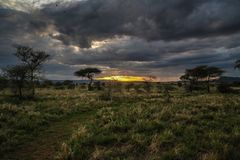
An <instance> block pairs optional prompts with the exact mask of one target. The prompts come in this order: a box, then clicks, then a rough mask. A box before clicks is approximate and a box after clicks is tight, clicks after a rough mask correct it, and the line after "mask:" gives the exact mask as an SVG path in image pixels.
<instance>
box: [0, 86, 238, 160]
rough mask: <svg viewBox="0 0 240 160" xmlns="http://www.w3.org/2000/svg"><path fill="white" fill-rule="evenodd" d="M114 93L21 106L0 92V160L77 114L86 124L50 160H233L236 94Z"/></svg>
mask: <svg viewBox="0 0 240 160" xmlns="http://www.w3.org/2000/svg"><path fill="white" fill-rule="evenodd" d="M147 85H149V84H147ZM116 86H117V87H116ZM116 86H111V87H110V88H108V87H106V88H105V90H100V91H94V92H93V91H92V92H89V91H87V89H86V88H85V89H82V88H81V87H77V88H75V89H63V88H61V89H58V90H56V89H54V88H48V89H38V90H37V91H38V92H37V95H39V97H40V98H37V99H35V100H30V101H29V100H28V101H21V102H20V101H18V100H17V99H15V101H13V98H12V97H8V96H7V95H8V92H7V91H5V92H6V93H2V96H1V102H0V106H1V107H0V110H1V112H0V113H1V121H0V122H1V131H0V145H1V147H0V148H1V154H0V155H3V153H5V154H6V153H10V154H14V153H15V152H16V150H17V149H18V146H21V144H24V143H25V144H27V143H28V141H31V140H34V137H36V136H37V135H39V134H40V133H42V130H43V129H44V128H45V129H47V128H48V127H49V126H51V124H52V123H53V122H54V121H66V119H67V117H73V116H74V115H76V114H77V115H78V116H82V113H84V117H85V118H84V119H86V120H81V123H79V126H78V127H76V128H75V131H73V134H72V136H70V137H69V140H66V141H64V142H62V145H61V146H56V148H59V151H58V152H56V153H53V155H52V157H54V158H55V159H58V160H69V159H73V160H81V159H83V160H85V159H96V160H97V159H164V160H168V159H169V160H170V159H182V160H188V159H189V160H192V159H200V160H214V159H217V160H218V159H220V160H221V159H223V160H225V159H226V160H229V159H231V160H232V159H233V160H235V159H236V160H238V159H240V152H239V149H240V99H239V95H238V94H221V93H218V92H217V91H216V90H215V88H213V87H212V89H211V90H212V91H213V92H212V93H210V94H206V93H205V92H202V91H194V92H193V93H186V92H185V90H184V89H183V88H181V87H177V86H175V85H172V86H171V87H168V88H171V89H169V90H168V91H167V92H166V90H165V89H163V88H166V87H163V86H162V88H161V87H159V86H156V85H154V86H151V87H150V88H148V87H146V84H145V86H144V85H139V84H135V85H132V86H131V87H129V86H127V84H124V86H123V85H116ZM126 88H127V89H126ZM4 95H5V96H4ZM69 125H71V124H69ZM63 127H64V128H65V127H66V125H65V126H63ZM61 132H64V129H61ZM29 154H31V153H29ZM17 156H18V155H17V154H16V157H17ZM18 158H19V157H18ZM24 158H25V157H21V158H20V159H24ZM16 159H17V158H16ZM39 159H44V158H43V157H42V158H41V157H40V158H39ZM52 159H53V158H52Z"/></svg>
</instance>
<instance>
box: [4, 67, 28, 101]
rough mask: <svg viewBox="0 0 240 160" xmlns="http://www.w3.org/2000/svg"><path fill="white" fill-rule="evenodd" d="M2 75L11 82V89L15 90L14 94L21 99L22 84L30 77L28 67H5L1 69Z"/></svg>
mask: <svg viewBox="0 0 240 160" xmlns="http://www.w3.org/2000/svg"><path fill="white" fill-rule="evenodd" d="M3 74H4V76H5V77H6V79H7V80H8V81H10V82H11V85H12V87H13V89H16V90H17V91H16V92H15V94H16V95H18V96H19V98H22V97H23V92H22V90H23V88H24V84H25V82H26V81H27V79H28V78H29V75H30V72H29V68H28V66H26V65H16V66H12V67H7V68H5V69H3Z"/></svg>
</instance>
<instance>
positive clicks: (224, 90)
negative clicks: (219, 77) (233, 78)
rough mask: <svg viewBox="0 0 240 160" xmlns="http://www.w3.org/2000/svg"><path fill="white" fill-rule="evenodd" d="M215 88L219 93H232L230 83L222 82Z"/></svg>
mask: <svg viewBox="0 0 240 160" xmlns="http://www.w3.org/2000/svg"><path fill="white" fill-rule="evenodd" d="M217 90H218V92H220V93H233V89H232V88H231V87H230V85H229V84H224V83H220V84H218V86H217Z"/></svg>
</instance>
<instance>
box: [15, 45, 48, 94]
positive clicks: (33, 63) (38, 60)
mask: <svg viewBox="0 0 240 160" xmlns="http://www.w3.org/2000/svg"><path fill="white" fill-rule="evenodd" d="M15 47H16V49H17V52H16V53H15V56H17V57H18V59H19V60H21V61H22V62H23V63H24V64H25V65H26V66H27V67H28V69H29V71H30V82H31V88H32V96H34V95H35V84H34V83H35V82H34V81H35V79H36V78H37V73H39V71H40V69H41V67H42V64H43V63H44V62H45V61H46V60H47V59H48V58H49V55H48V54H46V53H45V52H44V51H34V50H33V49H32V48H30V47H27V46H20V45H19V46H15Z"/></svg>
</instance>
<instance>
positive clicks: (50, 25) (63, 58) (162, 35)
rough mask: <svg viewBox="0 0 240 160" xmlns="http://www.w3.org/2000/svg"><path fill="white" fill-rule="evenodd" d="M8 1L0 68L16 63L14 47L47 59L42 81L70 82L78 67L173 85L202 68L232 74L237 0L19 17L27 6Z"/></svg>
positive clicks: (238, 47) (149, 1)
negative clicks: (40, 53)
mask: <svg viewBox="0 0 240 160" xmlns="http://www.w3.org/2000/svg"><path fill="white" fill-rule="evenodd" d="M10 2H11V0H10ZM13 2H14V3H9V1H5V2H4V1H3V2H1V3H0V21H1V23H0V66H1V67H2V66H6V65H9V64H14V63H16V59H15V58H14V57H13V56H12V55H11V53H13V52H14V49H13V48H12V46H11V45H12V44H15V43H17V44H25V45H29V46H31V47H34V48H36V49H41V50H45V51H46V52H48V53H49V54H51V55H52V59H51V60H50V61H49V62H48V64H47V65H46V67H45V73H46V75H47V78H50V79H58V78H61V79H72V78H74V77H73V76H72V73H73V72H74V71H75V70H76V69H78V68H81V67H86V66H97V67H100V68H101V69H103V70H104V71H105V72H104V74H105V75H113V74H124V75H144V76H146V75H156V76H159V77H161V78H162V79H176V77H178V76H179V75H181V74H182V73H183V72H184V69H185V68H189V67H193V66H196V65H202V64H204V65H214V66H219V67H222V68H223V69H225V70H226V71H228V72H227V74H228V75H231V76H237V75H239V73H238V71H234V70H233V65H234V61H235V60H236V59H238V58H240V32H239V31H240V12H239V10H240V1H239V0H221V1H219V0H192V1H188V0H168V1H165V0H83V1H67V2H65V1H64V2H63V1H61V2H60V1H58V2H54V3H52V2H51V3H48V4H46V3H45V4H44V5H42V6H41V7H40V8H33V9H31V10H29V9H28V10H27V9H26V10H24V6H29V5H30V3H29V2H26V3H24V5H23V3H20V2H21V1H17V0H15V1H13ZM17 2H19V3H17ZM20 4H21V5H20ZM19 8H20V9H19ZM25 8H26V7H25Z"/></svg>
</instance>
